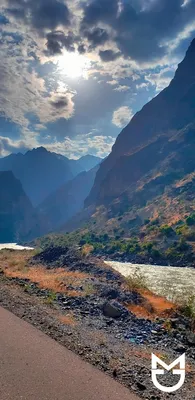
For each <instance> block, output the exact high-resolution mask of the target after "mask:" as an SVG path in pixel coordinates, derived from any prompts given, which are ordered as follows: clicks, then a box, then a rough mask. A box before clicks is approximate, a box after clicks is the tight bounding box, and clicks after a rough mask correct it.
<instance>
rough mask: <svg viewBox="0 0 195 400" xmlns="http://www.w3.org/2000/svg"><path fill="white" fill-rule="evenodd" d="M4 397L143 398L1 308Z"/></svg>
mask: <svg viewBox="0 0 195 400" xmlns="http://www.w3.org/2000/svg"><path fill="white" fill-rule="evenodd" d="M0 399H1V400H21V399H22V400H139V399H138V397H136V396H135V395H131V394H130V393H129V391H128V390H127V389H126V388H125V387H123V386H122V385H120V384H119V383H117V382H115V381H114V380H113V379H111V378H110V377H108V376H107V375H105V374H104V373H102V372H101V371H99V370H96V369H95V368H94V367H93V366H91V365H90V364H88V363H86V362H84V361H83V360H81V359H80V358H79V357H78V356H76V355H75V354H74V353H72V352H71V351H69V350H67V349H66V348H64V347H63V346H61V345H59V344H58V343H56V342H55V341H54V340H52V339H51V338H49V337H48V336H46V335H44V334H43V333H42V332H40V331H39V330H37V329H36V328H34V327H33V326H31V325H29V324H28V323H26V322H24V321H22V320H20V319H19V318H17V317H16V316H15V315H13V314H11V313H10V312H8V311H6V310H4V309H3V308H1V307H0Z"/></svg>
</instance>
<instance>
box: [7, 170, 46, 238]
mask: <svg viewBox="0 0 195 400" xmlns="http://www.w3.org/2000/svg"><path fill="white" fill-rule="evenodd" d="M0 188H1V190H0V242H1V243H7V242H18V241H19V240H25V241H26V240H30V239H32V238H35V237H36V236H40V235H41V234H43V233H44V222H43V221H42V220H41V218H40V217H39V215H38V214H37V213H36V212H35V210H34V208H33V206H32V204H31V202H30V200H29V199H28V197H27V196H26V194H25V192H24V190H23V187H22V185H21V183H20V181H19V180H17V179H16V178H15V177H14V175H13V173H12V172H11V171H5V172H0Z"/></svg>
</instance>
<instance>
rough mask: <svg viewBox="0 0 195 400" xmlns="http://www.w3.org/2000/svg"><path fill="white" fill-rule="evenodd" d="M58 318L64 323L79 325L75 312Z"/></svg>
mask: <svg viewBox="0 0 195 400" xmlns="http://www.w3.org/2000/svg"><path fill="white" fill-rule="evenodd" d="M58 320H59V321H60V322H61V323H62V324H64V325H70V326H75V325H77V322H76V320H75V318H74V315H73V313H69V314H67V315H59V316H58Z"/></svg>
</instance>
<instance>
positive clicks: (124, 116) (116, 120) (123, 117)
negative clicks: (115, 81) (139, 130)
mask: <svg viewBox="0 0 195 400" xmlns="http://www.w3.org/2000/svg"><path fill="white" fill-rule="evenodd" d="M132 117H133V113H132V110H131V108H129V107H127V106H123V107H120V108H119V109H118V110H116V111H114V113H113V118H112V123H113V124H114V125H116V126H118V127H119V128H123V127H124V126H125V125H127V124H128V123H129V122H130V120H131V118H132Z"/></svg>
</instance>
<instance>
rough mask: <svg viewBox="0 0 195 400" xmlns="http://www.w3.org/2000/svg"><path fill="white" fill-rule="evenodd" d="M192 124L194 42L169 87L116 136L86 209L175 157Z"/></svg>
mask: <svg viewBox="0 0 195 400" xmlns="http://www.w3.org/2000/svg"><path fill="white" fill-rule="evenodd" d="M194 121H195V39H194V40H193V42H192V43H191V46H190V47H189V49H188V51H187V54H186V57H185V59H184V60H183V62H182V63H181V64H180V65H179V66H178V69H177V71H176V74H175V77H174V79H173V80H172V82H171V83H170V85H169V86H168V87H167V88H166V89H164V90H163V91H162V92H161V93H160V94H159V95H158V96H157V97H155V98H154V99H153V100H151V101H150V102H149V103H148V104H146V105H145V106H144V107H143V109H142V110H141V111H140V112H138V113H137V114H136V115H135V116H134V117H133V119H132V120H131V122H130V123H129V125H128V126H127V127H126V128H125V129H124V130H123V131H122V132H121V134H120V135H119V136H118V138H117V140H116V143H115V144H114V146H113V149H112V152H111V154H110V155H109V157H108V158H107V159H106V160H105V161H104V162H103V163H102V164H101V166H100V169H99V171H98V173H97V176H96V180H95V184H94V186H93V188H92V191H91V193H90V195H89V197H88V198H87V200H86V202H85V205H86V206H89V205H91V204H107V203H109V202H110V201H112V199H114V198H116V197H118V196H119V195H120V194H121V193H122V192H123V191H124V190H126V189H128V187H130V186H131V185H132V184H133V183H135V182H138V181H139V179H141V178H143V177H144V175H145V174H148V173H149V172H150V171H152V170H153V169H154V168H156V167H157V165H158V164H159V162H160V161H161V162H163V160H165V159H166V157H168V156H169V154H172V152H176V153H177V148H178V146H179V143H180V147H181V142H182V143H183V146H184V147H186V146H187V144H188V141H189V140H191V139H190V138H191V135H190V132H192V131H193V132H194V128H193V127H194ZM186 130H187V131H188V133H189V134H186ZM192 135H194V133H193V134H192ZM193 145H194V143H193Z"/></svg>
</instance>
